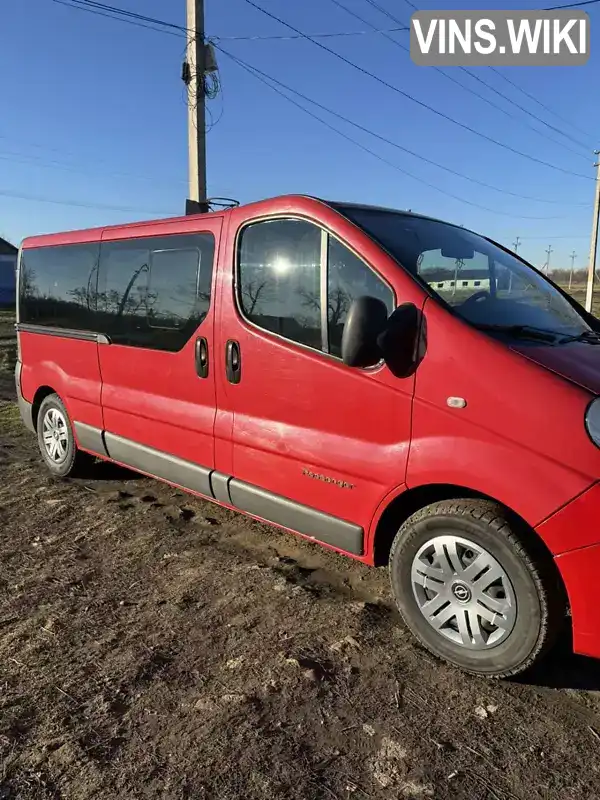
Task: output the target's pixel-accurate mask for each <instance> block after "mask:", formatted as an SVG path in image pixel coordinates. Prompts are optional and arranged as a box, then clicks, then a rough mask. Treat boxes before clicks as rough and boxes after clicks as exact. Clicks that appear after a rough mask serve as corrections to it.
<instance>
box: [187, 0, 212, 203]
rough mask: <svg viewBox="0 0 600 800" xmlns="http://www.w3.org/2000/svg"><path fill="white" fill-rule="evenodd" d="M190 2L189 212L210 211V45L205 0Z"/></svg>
mask: <svg viewBox="0 0 600 800" xmlns="http://www.w3.org/2000/svg"><path fill="white" fill-rule="evenodd" d="M186 2H187V51H186V63H185V64H184V75H183V79H184V81H185V83H186V84H187V91H188V150H189V197H188V201H187V203H186V213H188V214H198V213H203V212H205V211H208V204H207V202H206V106H205V103H206V98H205V83H204V80H205V72H206V47H205V44H204V0H186Z"/></svg>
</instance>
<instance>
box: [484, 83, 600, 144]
mask: <svg viewBox="0 0 600 800" xmlns="http://www.w3.org/2000/svg"><path fill="white" fill-rule="evenodd" d="M489 69H491V70H492V72H495V73H496V75H498V76H499V77H500V78H502V80H503V81H506V83H508V84H510V85H511V86H513V87H514V88H515V89H517V90H518V91H519V92H521V93H522V94H524V95H525V97H527V98H529V100H533V102H534V103H537V104H538V106H541V107H542V108H544V109H545V110H546V111H548V112H549V113H550V114H554V116H555V117H557V118H558V119H560V120H562V122H566V123H567V124H568V125H570V126H571V127H572V128H574V129H575V130H577V131H579V132H580V133H583V134H584V136H590V134H589V133H588V132H587V131H584V130H583V129H582V128H580V127H579V126H577V125H575V123H574V122H571V120H569V119H567V118H566V117H563V116H561V115H560V114H559V113H558V111H555V110H554V109H553V108H550V107H549V106H547V105H545V104H544V103H542V101H541V100H538V98H537V97H534V95H532V94H530V93H529V92H528V91H526V90H525V89H523V87H522V86H519V84H518V83H515V82H514V81H513V80H511V79H510V78H507V77H506V75H505V74H504V73H503V72H500V70H499V69H497V68H496V67H490V68H489Z"/></svg>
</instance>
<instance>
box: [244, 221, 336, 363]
mask: <svg viewBox="0 0 600 800" xmlns="http://www.w3.org/2000/svg"><path fill="white" fill-rule="evenodd" d="M238 263H239V280H238V282H239V287H238V297H239V302H240V305H241V308H242V311H243V313H244V315H245V316H246V318H247V319H249V320H250V321H251V322H253V323H254V324H255V325H258V326H259V327H260V328H264V329H265V330H268V331H272V332H273V333H277V334H279V335H280V336H284V337H285V338H286V339H291V340H292V341H294V342H299V343H300V344H304V345H308V346H309V347H314V348H317V349H319V350H320V349H321V348H322V336H321V288H320V281H321V231H320V229H319V228H317V227H316V225H312V224H311V223H309V222H303V221H301V220H287V219H286V220H270V221H267V222H257V223H253V224H251V225H248V226H247V227H246V228H244V230H243V231H242V234H241V237H240V243H239V258H238Z"/></svg>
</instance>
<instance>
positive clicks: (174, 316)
mask: <svg viewBox="0 0 600 800" xmlns="http://www.w3.org/2000/svg"><path fill="white" fill-rule="evenodd" d="M18 292H19V300H18V311H17V314H18V316H17V330H18V339H19V361H18V364H17V371H16V383H17V392H18V398H19V405H20V409H21V413H22V416H23V419H24V422H25V424H26V425H27V426H28V427H29V428H30V429H31V430H32V431H34V432H35V433H36V434H37V437H38V441H39V445H40V450H41V453H42V457H43V458H44V460H45V462H46V465H47V466H48V468H49V469H50V471H51V472H52V473H53V474H54V475H56V476H66V475H69V474H74V473H75V471H76V469H78V468H79V467H80V466H81V464H82V463H83V462H85V461H86V460H88V461H89V460H90V459H91V458H103V459H108V460H111V461H114V462H116V463H118V464H122V465H125V466H127V467H131V468H133V469H134V470H138V471H139V472H142V473H145V474H147V475H151V476H154V477H157V478H160V479H162V480H164V481H167V482H168V483H170V484H173V485H175V486H178V487H181V488H183V489H186V490H188V491H190V492H192V493H194V494H196V495H199V496H201V497H203V498H207V499H209V500H213V501H215V502H217V503H219V504H221V505H223V506H225V507H227V508H230V509H234V510H238V511H241V512H244V513H246V514H248V515H250V516H252V517H254V518H256V519H260V520H264V521H267V522H270V523H273V524H275V525H277V526H279V527H281V528H285V529H287V530H290V531H294V532H296V533H298V534H300V535H302V536H304V537H306V538H308V539H311V540H314V541H317V542H320V543H322V544H324V545H325V546H327V547H330V548H332V549H334V550H336V551H338V552H341V553H344V554H347V555H350V556H352V557H354V558H356V559H358V560H359V561H362V562H365V563H367V564H384V563H386V562H389V569H390V573H391V583H392V588H393V592H394V596H395V599H396V602H397V604H398V608H399V609H400V611H401V613H402V615H403V617H404V619H405V621H406V624H407V625H408V627H409V628H410V630H411V631H412V632H413V633H414V635H415V636H416V637H417V639H419V641H420V642H421V643H422V644H423V645H424V646H425V647H427V648H429V650H431V651H432V652H433V653H435V654H436V655H437V656H440V657H442V658H444V659H446V660H447V661H450V662H452V663H453V664H456V665H458V666H460V667H461V668H463V669H464V670H466V671H469V672H472V673H477V674H479V675H484V676H489V677H507V676H511V675H515V674H517V673H520V672H522V671H523V670H525V669H527V668H528V667H530V666H531V665H532V664H533V663H534V662H536V661H537V660H538V659H539V658H540V657H541V656H542V655H543V654H544V653H545V652H546V651H547V650H548V648H549V647H550V645H551V644H552V642H553V641H554V639H555V637H556V635H557V633H558V632H559V631H560V630H561V629H562V627H563V624H564V623H565V621H566V618H567V616H568V615H569V614H570V616H571V618H572V628H573V645H574V649H575V650H576V651H577V652H578V653H583V654H587V655H590V656H594V657H600V603H598V602H597V601H596V598H595V588H594V587H595V585H596V581H597V580H599V579H600V482H599V477H600V449H599V448H600V398H599V397H598V395H599V394H600V321H599V320H596V319H595V318H594V317H593V316H591V315H590V314H588V313H587V312H586V311H585V310H584V309H583V308H582V307H581V306H580V305H579V304H578V303H577V302H575V301H574V300H573V299H572V298H570V297H569V296H568V295H567V294H566V293H565V292H563V291H562V290H561V289H560V288H559V287H557V286H556V285H554V284H553V283H552V282H551V281H550V280H548V278H547V277H545V276H544V275H542V274H540V273H539V272H538V271H537V270H536V269H534V268H533V267H532V266H531V265H529V264H527V263H526V262H525V261H523V260H522V259H521V258H519V257H517V256H516V255H515V254H513V253H511V252H509V251H507V250H506V249H505V248H503V247H501V246H500V245H498V244H495V243H494V242H492V241H491V240H489V239H487V238H485V237H482V236H479V235H477V234H475V233H472V232H471V231H468V230H465V229H464V228H462V227H458V226H455V225H451V224H448V223H445V222H440V221H438V220H434V219H430V218H428V217H424V216H419V215H416V214H410V213H406V212H402V211H396V210H393V209H386V208H377V207H373V206H366V205H359V204H350V203H337V202H336V203H334V202H327V201H323V200H319V199H316V198H312V197H304V196H288V197H279V198H276V199H272V200H265V201H262V202H258V203H253V204H250V205H246V206H242V207H238V208H233V209H228V210H225V211H220V212H216V213H209V214H204V215H194V216H187V217H183V218H177V219H168V220H162V221H158V222H157V221H153V222H147V223H136V224H133V225H123V226H116V227H109V228H97V229H94V230H86V231H77V232H70V233H61V234H54V235H50V236H38V237H34V238H30V239H26V240H25V241H24V242H23V244H22V248H21V252H20V256H19V268H18Z"/></svg>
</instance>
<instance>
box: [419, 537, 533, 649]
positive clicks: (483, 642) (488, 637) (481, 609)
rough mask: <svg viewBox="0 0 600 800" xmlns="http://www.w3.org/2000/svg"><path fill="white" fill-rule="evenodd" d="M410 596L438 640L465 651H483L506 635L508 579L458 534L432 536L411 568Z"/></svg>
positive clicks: (512, 613)
mask: <svg viewBox="0 0 600 800" xmlns="http://www.w3.org/2000/svg"><path fill="white" fill-rule="evenodd" d="M411 581H412V588H413V594H414V597H415V599H416V601H417V606H418V608H419V611H420V612H421V614H422V615H423V616H424V617H425V619H426V620H427V622H428V623H429V624H430V625H431V626H432V628H434V629H435V630H436V631H437V632H438V633H439V634H440V635H441V636H443V637H445V638H446V639H449V640H450V641H452V642H454V643H455V644H458V645H461V646H462V647H465V648H468V649H471V650H485V649H487V648H489V647H495V646H497V645H498V644H500V643H501V642H503V641H504V640H505V639H506V638H507V637H508V636H509V634H510V633H511V631H512V629H513V627H514V624H515V621H516V615H517V602H516V596H515V592H514V589H513V586H512V584H511V582H510V579H509V577H508V575H507V573H506V571H505V570H504V569H503V567H502V566H501V565H500V563H499V562H498V561H497V560H496V559H495V558H494V556H493V555H492V554H491V553H489V552H488V551H487V550H485V549H484V548H483V547H482V546H481V545H478V544H475V542H472V541H470V540H468V539H465V538H462V537H460V536H454V535H447V536H436V537H434V538H433V539H430V540H429V541H428V542H426V544H424V545H423V546H422V547H421V548H420V550H419V551H418V553H417V554H416V556H415V557H414V559H413V563H412V567H411Z"/></svg>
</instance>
